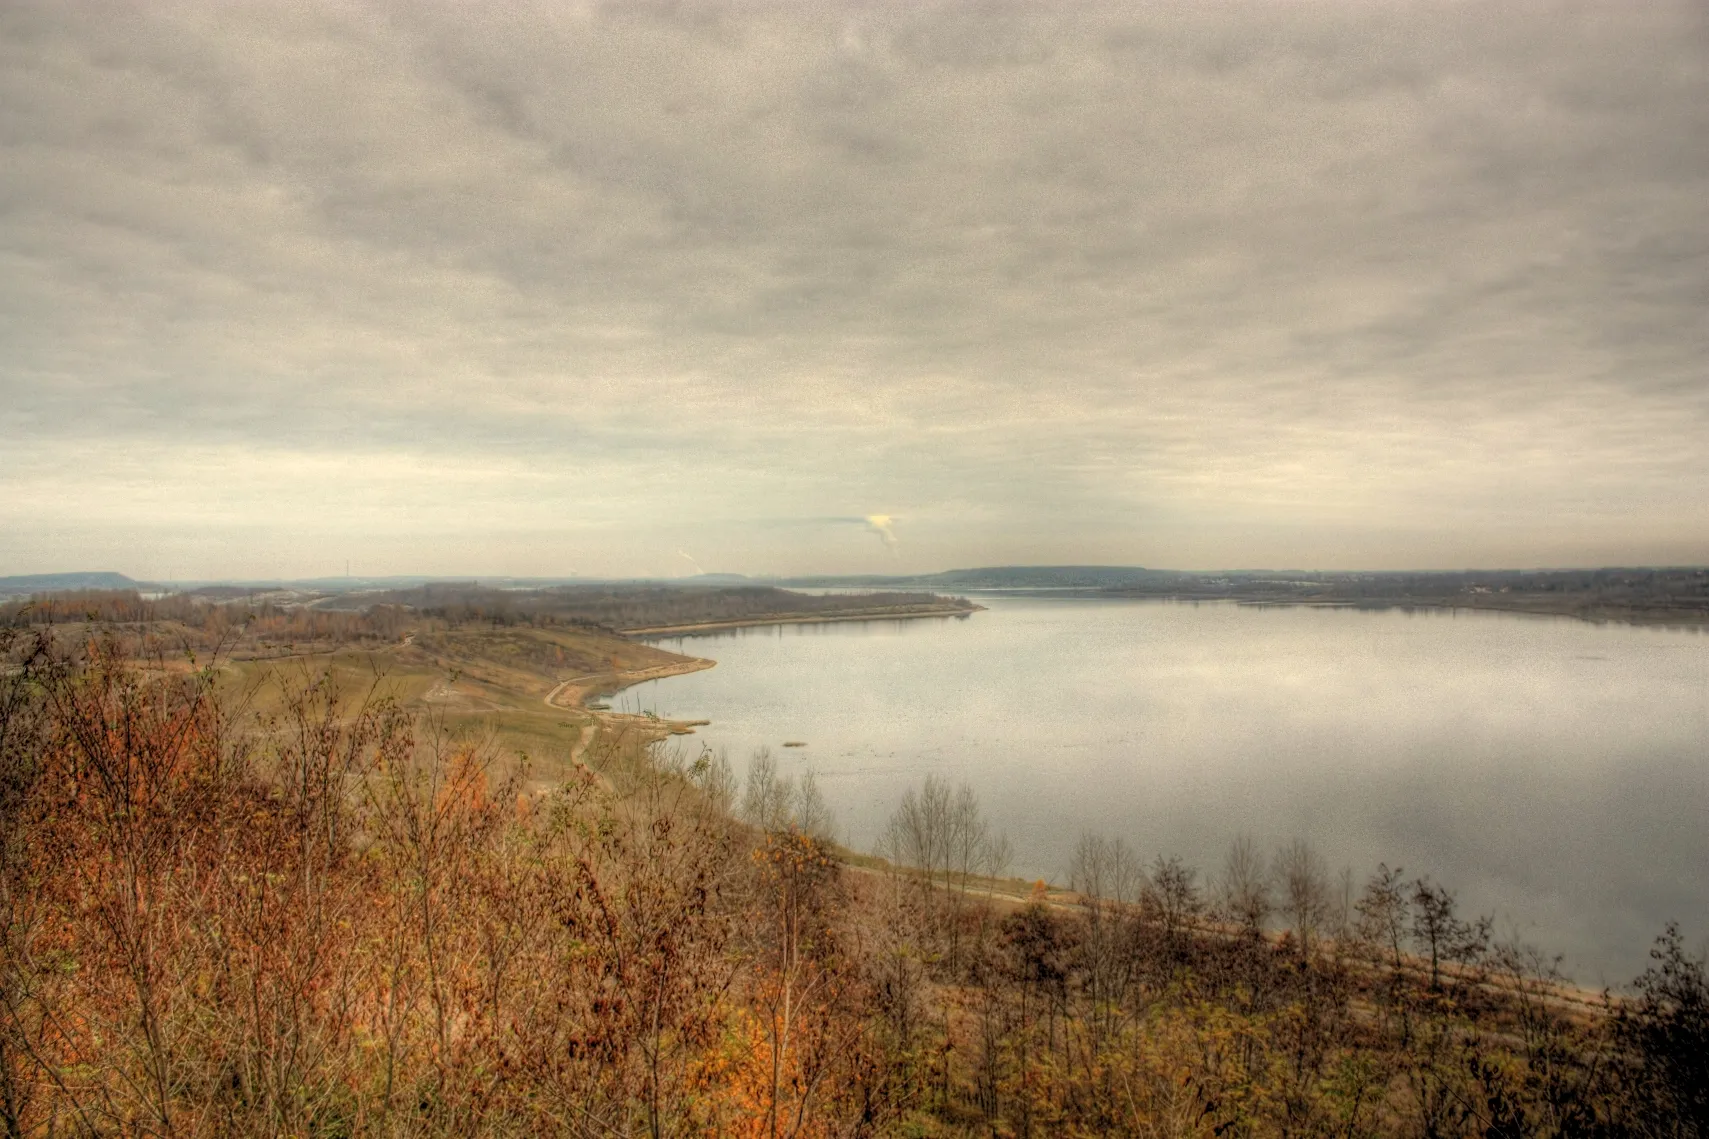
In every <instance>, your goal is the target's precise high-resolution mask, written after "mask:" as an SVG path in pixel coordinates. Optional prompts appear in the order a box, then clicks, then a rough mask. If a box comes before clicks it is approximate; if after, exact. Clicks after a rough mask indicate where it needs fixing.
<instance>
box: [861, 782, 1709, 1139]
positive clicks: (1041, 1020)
mask: <svg viewBox="0 0 1709 1139" xmlns="http://www.w3.org/2000/svg"><path fill="white" fill-rule="evenodd" d="M922 822H924V824H925V826H924V827H923V828H922V826H921V824H922ZM897 836H903V837H902V842H901V843H900V844H898V842H897ZM970 842H971V845H972V846H973V848H974V849H975V850H989V849H991V840H990V839H989V838H987V837H986V835H985V825H984V824H983V823H981V822H979V821H978V818H977V808H976V805H975V804H974V801H973V797H972V793H971V792H970V791H969V790H967V789H966V788H965V787H964V788H962V789H960V790H959V791H958V792H956V793H954V794H952V793H951V792H950V790H949V788H948V787H947V785H944V784H941V783H936V782H935V781H933V780H930V779H928V781H927V785H926V788H925V790H924V792H923V793H922V794H920V795H919V796H918V797H917V799H915V801H914V802H912V803H906V802H905V803H904V805H903V807H902V809H901V810H899V811H898V814H897V816H896V818H895V819H894V820H893V821H892V823H891V826H890V828H889V830H888V831H887V836H886V842H885V846H886V848H887V849H888V850H890V851H906V852H909V857H908V861H909V862H910V863H911V867H912V868H913V869H914V872H912V873H909V872H899V873H896V874H895V875H893V876H892V878H891V879H890V883H891V884H890V886H889V889H890V891H891V896H890V897H889V898H887V899H886V905H887V907H888V908H887V910H886V911H885V912H884V914H883V915H882V916H881V917H880V918H878V919H877V920H875V921H874V922H873V923H872V924H874V926H875V927H877V928H884V929H888V930H892V931H897V932H894V933H893V934H892V941H891V947H890V949H889V953H890V954H891V956H892V961H893V965H892V967H891V968H890V969H889V971H888V975H889V976H890V977H891V978H892V979H893V980H892V984H891V985H890V986H889V988H888V989H887V990H886V994H887V997H888V999H889V1001H890V1004H889V1009H890V1015H891V1017H892V1022H893V1024H894V1026H895V1028H896V1031H897V1032H898V1033H901V1034H902V1035H903V1036H904V1037H906V1036H909V1035H912V1036H913V1037H915V1038H917V1039H920V1040H923V1041H926V1042H927V1051H928V1052H929V1053H931V1054H932V1055H934V1056H935V1057H936V1064H937V1070H936V1072H935V1074H934V1076H935V1081H936V1082H935V1086H934V1088H933V1089H932V1094H931V1103H932V1105H933V1107H934V1109H935V1116H936V1118H938V1119H939V1120H941V1121H943V1122H944V1123H946V1124H950V1125H955V1126H959V1127H961V1128H963V1129H964V1130H965V1132H967V1133H978V1134H1005V1135H1062V1134H1068V1135H1135V1136H1140V1135H1156V1134H1176V1135H1205V1136H1211V1135H1216V1136H1224V1135H1352V1136H1379V1135H1381V1136H1389V1135H1424V1136H1514V1137H1518V1136H1614V1135H1644V1136H1652V1135H1653V1136H1661V1135H1668V1136H1683V1135H1702V1134H1706V1133H1709V983H1706V981H1705V976H1704V968H1703V962H1702V961H1701V960H1699V959H1696V958H1693V957H1691V956H1690V955H1689V954H1687V953H1686V951H1685V949H1684V946H1683V944H1682V940H1681V936H1680V934H1679V931H1678V929H1677V928H1676V927H1671V926H1670V927H1669V929H1668V930H1667V931H1666V932H1665V933H1664V934H1663V936H1662V937H1661V938H1660V939H1659V940H1658V942H1657V945H1656V949H1655V951H1654V953H1653V955H1652V956H1653V957H1654V958H1655V962H1656V964H1655V966H1654V967H1653V968H1652V969H1650V970H1649V971H1647V972H1646V973H1645V974H1644V975H1643V976H1642V977H1640V978H1638V979H1637V981H1636V982H1635V994H1636V995H1635V997H1634V998H1632V999H1627V1000H1622V999H1616V998H1611V997H1607V996H1605V997H1603V998H1601V999H1596V998H1590V997H1587V996H1586V995H1585V994H1582V993H1580V992H1579V991H1577V990H1574V989H1572V988H1571V987H1570V986H1569V985H1568V984H1567V983H1566V980H1565V978H1563V977H1562V976H1561V975H1560V972H1559V963H1558V959H1552V958H1550V957H1548V956H1547V955H1546V954H1544V953H1543V952H1541V951H1539V950H1537V949H1535V948H1533V947H1530V946H1527V945H1523V944H1518V943H1499V942H1494V941H1493V940H1492V937H1491V923H1490V921H1489V920H1488V919H1470V918H1467V917H1466V916H1463V915H1461V914H1460V913H1459V912H1458V907H1457V905H1456V901H1455V898H1454V895H1453V894H1452V892H1450V891H1449V890H1448V889H1446V888H1445V887H1443V886H1441V885H1440V884H1438V883H1435V882H1433V881H1432V880H1431V879H1430V878H1428V877H1424V876H1420V877H1411V878H1409V877H1407V876H1406V875H1405V874H1404V873H1403V872H1402V871H1400V870H1399V869H1393V868H1389V867H1386V866H1384V867H1379V868H1378V869H1377V870H1376V872H1375V873H1373V874H1372V875H1371V876H1370V877H1369V878H1368V879H1367V880H1365V881H1363V882H1361V883H1354V882H1353V880H1352V879H1351V877H1350V876H1343V877H1342V878H1341V879H1340V880H1339V881H1337V880H1336V879H1335V878H1334V877H1332V876H1331V875H1330V874H1329V872H1328V870H1327V867H1326V866H1325V865H1324V863H1323V861H1322V859H1321V858H1320V857H1319V856H1318V855H1317V854H1316V853H1315V852H1314V851H1313V850H1312V848H1311V847H1310V846H1309V845H1307V844H1305V843H1303V842H1295V843H1292V844H1289V845H1288V846H1285V847H1283V848H1281V849H1279V850H1277V851H1275V852H1274V853H1273V854H1271V855H1270V856H1268V857H1265V856H1264V855H1262V854H1261V853H1260V852H1259V851H1258V850H1257V849H1256V847H1255V846H1254V845H1253V844H1252V843H1251V842H1250V840H1240V841H1237V842H1236V843H1234V845H1233V847H1232V848H1231V850H1230V852H1229V855H1228V857H1227V860H1226V862H1225V864H1224V866H1223V867H1222V868H1221V869H1220V872H1219V873H1217V874H1216V875H1214V876H1211V877H1210V878H1208V879H1206V878H1202V877H1201V875H1200V874H1199V872H1198V871H1197V870H1196V869H1194V868H1193V867H1190V866H1188V865H1186V864H1184V863H1183V862H1182V861H1181V860H1180V859H1178V858H1173V857H1163V856H1159V857H1157V858H1155V859H1154V860H1152V861H1151V862H1149V863H1146V862H1144V861H1143V860H1142V859H1141V858H1140V857H1139V856H1138V855H1137V853H1136V852H1135V851H1134V850H1133V849H1132V848H1131V847H1129V846H1128V845H1127V844H1126V843H1124V842H1123V841H1122V840H1120V839H1109V838H1104V837H1100V836H1085V837H1083V838H1082V840H1081V841H1080V843H1079V846H1078V848H1077V850H1076V852H1075V856H1074V860H1073V865H1072V869H1071V875H1070V877H1071V883H1070V884H1071V887H1072V894H1071V895H1069V896H1068V897H1066V898H1064V897H1062V896H1060V895H1056V894H1052V893H1050V892H1047V891H1046V890H1045V888H1044V885H1043V883H1039V884H1038V886H1037V887H1036V888H1035V891H1034V895H1033V897H1032V898H1031V899H1030V900H1029V901H1027V902H1026V903H1025V904H1020V905H1016V906H1011V907H1008V908H1007V912H1006V913H1003V914H1002V915H1001V916H997V915H995V914H994V913H993V911H992V908H991V906H990V904H989V899H988V898H986V897H984V896H982V894H981V893H980V892H979V891H978V889H977V882H978V880H977V878H975V877H973V876H972V875H970V874H969V873H967V872H964V871H962V870H961V869H960V868H959V866H958V865H957V863H958V859H957V856H956V855H955V854H954V853H952V852H955V851H958V850H963V849H967V847H968V846H969V844H970ZM998 845H999V847H1000V843H999V844H998ZM925 851H936V852H937V854H936V856H935V857H931V856H928V858H927V859H924V860H922V859H921V858H920V853H921V852H925ZM932 865H935V866H936V868H937V869H936V871H935V872H934V871H932V870H930V869H927V867H929V866H932ZM970 884H972V885H971V886H970ZM970 890H971V891H972V892H971V893H970Z"/></svg>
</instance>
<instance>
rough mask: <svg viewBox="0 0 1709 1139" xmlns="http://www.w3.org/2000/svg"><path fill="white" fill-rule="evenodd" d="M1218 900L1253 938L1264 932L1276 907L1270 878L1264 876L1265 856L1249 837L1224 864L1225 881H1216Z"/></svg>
mask: <svg viewBox="0 0 1709 1139" xmlns="http://www.w3.org/2000/svg"><path fill="white" fill-rule="evenodd" d="M1217 894H1218V895H1219V898H1218V900H1219V901H1220V903H1221V906H1222V910H1223V913H1224V914H1226V915H1227V916H1228V918H1229V919H1230V920H1232V921H1233V922H1235V923H1236V924H1237V925H1239V926H1240V928H1241V929H1242V930H1243V931H1245V932H1246V933H1247V934H1249V935H1250V936H1252V937H1255V938H1256V937H1259V936H1261V935H1262V934H1263V932H1264V923H1265V922H1266V921H1268V920H1269V918H1270V912H1271V910H1272V909H1273V908H1274V906H1275V902H1274V899H1273V897H1272V895H1271V893H1270V878H1269V875H1268V874H1267V873H1266V872H1265V867H1264V856H1263V855H1261V854H1259V853H1258V845H1257V843H1255V842H1253V841H1252V837H1251V836H1250V835H1241V836H1240V837H1238V838H1236V839H1235V840H1234V843H1233V845H1231V846H1230V847H1229V848H1228V857H1227V858H1226V859H1224V861H1223V864H1222V877H1221V878H1220V879H1218V881H1217Z"/></svg>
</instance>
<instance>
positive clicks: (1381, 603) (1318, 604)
mask: <svg viewBox="0 0 1709 1139" xmlns="http://www.w3.org/2000/svg"><path fill="white" fill-rule="evenodd" d="M1086 596H1091V597H1095V596H1098V594H1097V593H1096V592H1088V593H1087V594H1086ZM1104 596H1107V597H1112V598H1117V599H1120V600H1123V601H1167V602H1171V603H1174V604H1193V605H1197V604H1214V603H1217V602H1223V603H1226V604H1231V605H1242V606H1247V607H1249V608H1253V609H1292V608H1301V609H1359V610H1364V611H1367V612H1379V611H1385V610H1395V609H1399V610H1408V611H1424V610H1428V611H1433V612H1438V613H1499V614H1505V615H1512V616H1521V617H1556V618H1564V619H1566V620H1570V621H1583V622H1585V623H1586V624H1590V625H1630V626H1632V627H1634V628H1642V629H1674V630H1678V631H1680V632H1688V631H1689V632H1703V631H1706V630H1709V612H1703V611H1699V610H1683V611H1677V610H1659V609H1636V608H1609V609H1596V608H1586V609H1578V608H1572V607H1569V606H1565V605H1557V606H1553V607H1551V606H1549V605H1547V604H1543V605H1524V604H1514V603H1508V604H1500V605H1482V604H1477V603H1475V602H1474V603H1468V602H1466V601H1462V600H1458V599H1448V598H1421V597H1412V598H1392V599H1391V598H1382V599H1377V598H1360V597H1277V596H1252V595H1238V594H1227V595H1222V596H1202V595H1194V594H1163V593H1153V594H1145V593H1113V594H1104Z"/></svg>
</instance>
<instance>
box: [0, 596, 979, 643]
mask: <svg viewBox="0 0 1709 1139" xmlns="http://www.w3.org/2000/svg"><path fill="white" fill-rule="evenodd" d="M973 608H974V606H973V605H971V604H969V603H967V602H965V601H962V600H960V599H957V598H950V597H940V596H937V595H935V594H931V593H919V592H885V593H877V592H867V593H855V594H826V595H814V594H806V593H796V592H793V591H790V590H785V589H777V588H774V587H771V586H757V585H738V586H699V587H695V586H644V585H635V586H564V587H557V588H550V589H525V590H506V589H494V588H491V587H486V586H480V585H475V584H434V585H424V586H420V587H417V588H412V589H400V590H384V591H374V592H360V593H356V592H352V593H342V594H332V595H318V594H312V593H311V594H299V593H293V592H291V591H286V590H246V589H243V588H241V587H236V586H212V587H207V588H203V589H198V590H193V591H190V592H187V593H173V594H168V595H166V596H164V597H159V598H153V599H151V598H147V597H144V596H143V595H142V594H141V593H139V592H137V591H136V590H76V591H67V592H58V593H46V594H38V595H36V596H34V597H31V598H29V599H25V600H14V601H11V602H7V603H4V604H0V626H13V627H16V626H24V625H44V624H45V625H64V624H68V623H79V622H83V623H96V624H100V625H104V626H132V627H139V628H140V627H141V626H144V625H146V626H148V627H149V628H150V630H151V631H152V634H153V635H155V636H156V637H157V638H158V637H160V636H164V635H168V634H170V633H172V632H174V631H175V632H177V633H178V634H179V635H180V636H182V637H184V638H186V639H188V640H189V641H191V642H192V643H196V644H212V643H218V642H221V641H222V640H230V639H235V638H241V639H243V640H245V641H247V642H251V643H255V644H261V645H275V646H277V645H303V646H306V645H310V644H360V643H369V642H373V643H379V642H387V641H397V640H398V639H399V638H400V637H402V636H403V635H404V633H405V632H406V631H408V630H409V629H410V628H413V627H415V626H417V625H420V624H422V623H424V622H426V623H435V622H436V623H439V624H449V625H453V626H456V625H469V624H484V625H493V626H514V625H536V626H554V625H559V626H582V627H588V628H599V629H605V630H609V631H615V632H622V631H625V630H629V629H645V628H657V627H674V626H691V625H699V624H706V623H723V622H730V623H740V622H746V621H768V620H778V619H791V618H808V619H811V618H815V617H817V618H836V617H850V616H874V617H883V616H911V615H921V614H927V613H961V612H969V611H971V610H972V609H973Z"/></svg>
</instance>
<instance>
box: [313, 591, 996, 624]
mask: <svg viewBox="0 0 1709 1139" xmlns="http://www.w3.org/2000/svg"><path fill="white" fill-rule="evenodd" d="M332 604H334V605H337V606H341V607H343V606H348V607H358V606H368V605H375V604H380V605H395V606H403V607H407V608H409V609H411V610H414V611H415V612H417V613H419V614H421V615H422V616H424V617H430V618H437V619H441V620H445V621H450V622H454V623H463V622H484V623H487V624H492V625H500V626H504V625H519V624H523V625H526V624H546V625H549V624H584V625H596V626H599V627H602V628H606V629H612V630H619V631H620V630H624V629H647V628H658V627H666V626H679V625H698V624H706V623H713V622H721V621H745V620H758V619H765V618H771V617H780V616H806V615H822V616H835V615H837V614H839V613H855V612H865V611H871V610H886V609H902V610H906V609H910V608H916V609H917V608H924V607H932V606H938V607H941V606H952V605H955V604H956V602H955V600H954V599H952V598H947V597H938V596H936V595H934V594H930V593H863V594H826V595H821V596H815V595H813V594H807V593H795V592H792V591H790V590H786V589H776V588H773V587H771V586H757V585H743V586H592V585H589V586H580V585H573V586H560V587H556V588H551V589H528V590H505V589H490V588H486V587H483V586H478V585H473V584H469V585H442V584H435V585H426V586H422V587H421V588H419V589H407V590H394V591H389V592H386V593H381V594H357V595H351V596H349V597H347V598H343V599H340V600H338V601H335V602H333V603H332ZM967 608H969V609H971V606H968V607H967Z"/></svg>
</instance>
